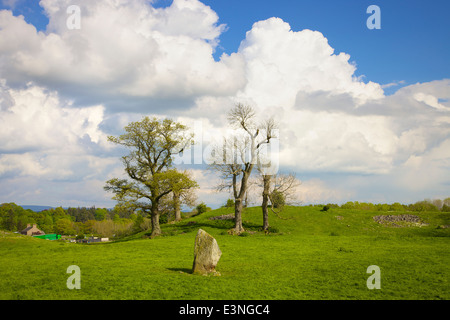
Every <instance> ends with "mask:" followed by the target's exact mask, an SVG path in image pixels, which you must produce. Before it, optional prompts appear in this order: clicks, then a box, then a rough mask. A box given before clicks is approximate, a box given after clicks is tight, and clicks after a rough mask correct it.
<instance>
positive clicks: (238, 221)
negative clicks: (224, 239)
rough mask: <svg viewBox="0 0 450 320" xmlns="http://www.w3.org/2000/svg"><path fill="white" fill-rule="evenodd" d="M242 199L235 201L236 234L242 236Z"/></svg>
mask: <svg viewBox="0 0 450 320" xmlns="http://www.w3.org/2000/svg"><path fill="white" fill-rule="evenodd" d="M242 207H243V205H242V199H239V198H238V199H234V230H233V231H234V233H236V234H241V233H242V232H244V231H245V230H244V227H243V226H242Z"/></svg>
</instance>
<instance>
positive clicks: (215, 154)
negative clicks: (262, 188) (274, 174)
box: [210, 103, 275, 234]
mask: <svg viewBox="0 0 450 320" xmlns="http://www.w3.org/2000/svg"><path fill="white" fill-rule="evenodd" d="M255 119H256V112H255V110H254V109H253V108H252V107H250V106H247V105H243V104H240V103H239V104H237V105H236V106H235V107H234V108H232V109H231V111H230V112H229V113H228V122H229V124H230V125H231V126H234V127H235V128H236V129H238V130H241V131H242V134H241V135H238V134H236V135H235V136H233V137H232V138H231V139H230V138H224V141H223V145H222V146H221V147H217V146H216V147H215V148H213V151H212V163H211V165H210V168H211V169H213V170H216V171H218V172H220V174H221V178H222V183H221V184H220V185H219V186H218V190H224V189H228V190H232V194H233V197H234V212H235V218H234V222H235V226H234V229H233V230H232V232H233V233H236V234H240V233H242V232H244V231H245V230H244V227H243V226H242V210H243V201H244V200H245V195H246V193H247V191H248V180H249V177H250V175H251V173H252V170H253V167H254V166H255V164H256V163H257V155H258V152H259V150H260V149H261V147H262V145H264V144H269V143H270V140H271V139H272V138H274V136H273V129H274V127H275V126H274V125H275V123H274V121H273V120H272V119H269V120H267V121H265V122H263V123H262V124H260V125H257V124H256V122H255ZM263 133H265V134H263ZM260 136H261V138H260ZM257 139H260V140H257Z"/></svg>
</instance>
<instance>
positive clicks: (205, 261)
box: [192, 229, 222, 275]
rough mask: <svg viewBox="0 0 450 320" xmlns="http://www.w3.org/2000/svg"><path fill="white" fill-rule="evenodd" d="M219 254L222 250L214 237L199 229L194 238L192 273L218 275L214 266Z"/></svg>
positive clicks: (220, 254)
mask: <svg viewBox="0 0 450 320" xmlns="http://www.w3.org/2000/svg"><path fill="white" fill-rule="evenodd" d="M221 256H222V251H220V248H219V245H218V244H217V241H216V239H215V238H214V237H213V236H211V235H210V234H209V233H207V232H206V231H204V230H202V229H199V230H198V232H197V236H196V238H195V247H194V265H193V267H192V273H198V274H214V275H219V274H218V272H217V271H216V269H215V268H216V266H217V263H218V262H219V259H220V257H221Z"/></svg>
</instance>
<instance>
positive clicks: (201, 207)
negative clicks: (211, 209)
mask: <svg viewBox="0 0 450 320" xmlns="http://www.w3.org/2000/svg"><path fill="white" fill-rule="evenodd" d="M195 209H196V210H197V214H202V213H205V212H206V211H207V210H208V207H207V206H206V204H205V203H204V202H202V203H200V204H198V205H197V206H196V207H195Z"/></svg>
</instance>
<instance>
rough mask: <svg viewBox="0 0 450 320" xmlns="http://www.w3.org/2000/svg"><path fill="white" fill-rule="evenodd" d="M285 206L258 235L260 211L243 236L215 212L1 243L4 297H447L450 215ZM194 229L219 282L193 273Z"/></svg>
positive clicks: (248, 213) (247, 218)
mask: <svg viewBox="0 0 450 320" xmlns="http://www.w3.org/2000/svg"><path fill="white" fill-rule="evenodd" d="M320 209H321V208H318V207H288V208H286V209H285V210H284V212H283V213H282V217H283V219H279V218H278V217H276V216H274V215H271V217H270V223H271V226H272V228H273V229H272V230H275V231H277V232H275V233H270V234H268V235H266V234H264V233H263V232H261V231H260V226H261V225H262V214H261V211H260V208H257V207H255V208H248V209H246V210H245V212H244V214H243V220H244V227H245V228H246V230H247V231H248V233H247V234H246V235H245V236H232V235H229V234H228V233H227V230H228V229H230V228H232V226H233V222H232V221H224V220H209V219H208V218H209V217H212V216H219V215H222V214H228V213H230V212H232V209H218V210H213V211H210V212H207V213H205V214H202V215H200V216H195V217H190V218H188V219H186V220H184V221H182V222H179V223H177V224H166V225H164V226H163V232H164V234H163V236H161V237H157V238H155V239H149V238H148V237H146V236H145V232H143V233H140V234H136V235H133V236H131V237H128V238H124V239H121V240H120V241H115V242H111V243H99V244H91V245H82V244H73V243H65V242H60V241H48V240H42V239H35V238H31V237H26V236H21V235H17V234H6V233H2V234H1V235H0V299H2V300H5V299H14V300H18V299H50V300H59V299H77V300H78V299H83V300H86V299H87V300H93V299H105V300H109V299H126V300H130V299H151V300H168V299H170V300H178V299H183V300H184V299H186V300H205V299H218V300H220V299H227V300H229V299H239V300H260V299H264V300H275V299H284V300H305V299H307V300H309V299H315V300H318V299H327V300H328V299H367V300H371V299H397V300H398V299H402V300H409V299H422V300H434V299H445V300H448V299H449V298H450V290H449V289H450V287H449V283H448V279H450V270H449V268H448V265H449V264H450V258H449V254H448V253H449V244H450V241H449V240H450V238H449V236H450V229H449V228H442V227H440V226H442V225H449V224H450V214H448V213H446V214H444V213H441V212H435V213H420V214H419V216H420V217H421V219H422V220H423V221H424V222H425V223H428V225H427V226H423V227H408V228H406V227H405V228H393V227H389V226H384V225H381V224H379V223H377V222H375V221H374V220H373V218H372V217H373V216H375V215H379V214H396V213H380V212H370V211H357V210H344V209H330V210H328V211H326V212H322V211H320ZM199 228H202V229H204V230H205V231H207V232H208V233H210V234H211V235H213V236H214V237H215V238H216V239H217V241H218V243H219V246H220V249H221V251H222V257H221V259H220V261H219V264H218V266H217V270H218V271H219V272H220V273H221V276H199V275H193V274H191V273H190V270H191V268H192V263H193V249H194V239H195V235H196V233H197V231H198V229H199ZM70 265H78V266H79V267H80V269H81V289H80V290H69V289H68V288H67V286H66V281H67V279H68V277H69V276H70V274H67V273H66V270H67V267H68V266H70ZM370 265H377V266H379V267H380V269H381V289H380V290H376V289H375V290H369V289H368V288H367V286H366V281H367V278H368V277H369V276H370V274H368V273H366V270H367V267H368V266H370Z"/></svg>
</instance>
